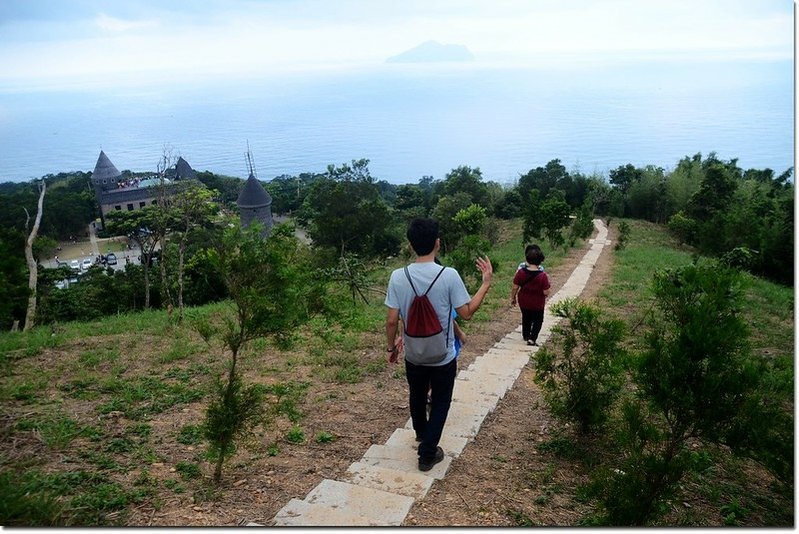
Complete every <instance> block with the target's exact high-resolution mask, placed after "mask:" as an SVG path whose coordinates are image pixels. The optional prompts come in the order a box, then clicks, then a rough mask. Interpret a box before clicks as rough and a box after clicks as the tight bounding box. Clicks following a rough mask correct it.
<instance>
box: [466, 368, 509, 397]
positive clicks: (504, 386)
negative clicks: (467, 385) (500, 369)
mask: <svg viewBox="0 0 799 534" xmlns="http://www.w3.org/2000/svg"><path fill="white" fill-rule="evenodd" d="M455 380H456V382H455V383H456V384H457V381H458V380H468V381H472V382H474V383H475V386H474V387H475V388H477V390H478V391H480V392H483V393H485V394H488V395H496V396H497V397H499V398H500V399H501V398H503V397H504V396H505V393H506V392H507V391H508V389H510V387H511V386H512V385H513V380H510V379H508V378H503V377H501V376H496V375H482V374H480V373H477V372H475V371H469V370H468V369H464V370H463V371H461V372H459V373H458V376H457V377H455Z"/></svg>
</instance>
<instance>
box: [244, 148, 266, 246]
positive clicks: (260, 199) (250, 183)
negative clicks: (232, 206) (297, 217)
mask: <svg viewBox="0 0 799 534" xmlns="http://www.w3.org/2000/svg"><path fill="white" fill-rule="evenodd" d="M247 162H248V163H249V168H250V176H249V178H247V181H246V182H245V183H244V187H243V188H242V190H241V193H239V198H238V199H237V200H236V204H237V205H238V207H239V218H240V220H241V226H242V228H246V227H248V226H250V224H252V222H253V221H260V223H261V224H263V225H264V229H263V231H262V232H261V235H263V236H264V237H267V236H268V235H269V232H270V230H271V229H272V225H273V222H272V197H271V196H270V195H269V193H267V191H266V189H264V186H262V185H261V182H259V181H258V179H257V178H256V177H255V171H254V169H253V166H252V158H251V156H250V153H249V151H248V152H247Z"/></svg>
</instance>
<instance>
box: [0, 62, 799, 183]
mask: <svg viewBox="0 0 799 534" xmlns="http://www.w3.org/2000/svg"><path fill="white" fill-rule="evenodd" d="M793 90H794V88H793V65H792V62H791V61H723V60H716V61H713V62H698V61H697V62H678V61H653V62H644V61H639V62H620V63H616V64H592V63H591V62H590V61H585V62H582V63H580V64H579V65H557V64H554V65H553V64H550V65H549V66H546V67H537V68H523V67H513V68H509V67H508V68H506V67H490V68H489V67H484V66H481V65H479V64H467V65H455V66H452V65H449V66H447V65H444V66H442V65H423V66H416V65H398V64H385V65H373V66H370V67H362V68H355V69H341V70H330V71H324V72H313V73H292V74H285V73H284V74H274V75H261V76H259V77H252V78H251V79H245V80H225V79H210V78H209V79H205V80H201V81H197V80H194V81H186V82H185V83H174V82H172V83H169V84H165V83H160V82H159V81H158V80H157V79H156V80H142V81H141V82H140V83H137V84H135V85H131V86H121V87H112V88H94V87H91V86H84V87H80V89H57V88H48V89H39V90H35V91H33V90H28V91H19V90H10V89H8V90H0V181H24V180H30V179H32V178H38V177H40V176H42V175H45V174H48V173H58V172H62V171H75V170H82V171H91V170H92V169H93V168H94V165H95V163H96V161H97V156H98V155H99V152H100V150H101V149H102V150H104V151H105V153H106V154H107V155H108V157H109V158H110V159H111V161H112V162H113V163H114V165H115V166H116V167H117V168H118V169H119V170H125V169H129V170H133V171H154V170H155V169H156V166H157V165H158V163H159V159H160V158H161V157H162V154H163V153H164V152H165V151H167V152H170V153H171V154H172V156H173V157H176V156H178V155H181V156H183V157H184V158H185V159H186V160H187V161H188V162H189V163H190V164H191V165H192V167H193V168H194V169H196V170H198V171H203V170H209V171H212V172H214V173H218V174H225V175H230V176H239V177H246V176H247V173H248V171H247V162H246V158H245V153H246V151H247V147H248V145H249V148H250V150H251V152H252V154H253V158H254V163H255V168H256V172H257V175H258V177H259V178H260V179H261V180H270V179H272V178H273V177H275V176H279V175H298V174H300V173H305V172H309V173H318V172H324V171H325V170H326V168H327V166H328V165H336V166H338V165H341V164H343V163H349V162H350V161H351V160H353V159H360V158H368V159H369V160H370V163H369V169H370V171H371V175H372V176H373V177H374V178H375V179H378V180H387V181H388V182H391V183H396V184H399V183H412V182H417V181H418V180H419V179H420V178H422V177H424V176H432V177H434V178H436V179H443V178H445V176H446V174H447V173H448V172H450V171H451V170H452V169H454V168H456V167H458V166H460V165H468V166H470V167H473V168H475V167H477V168H480V170H481V171H482V174H483V178H484V180H494V181H497V182H500V183H513V182H514V181H515V180H516V179H518V177H519V176H520V175H521V174H524V173H526V172H527V171H529V170H530V169H532V168H535V167H537V166H542V165H545V164H546V163H547V162H548V161H550V160H551V159H555V158H558V159H560V160H561V162H562V163H563V164H564V165H565V166H566V167H567V168H568V169H570V170H577V171H580V172H582V173H585V174H591V173H599V174H605V175H606V174H607V172H608V171H609V170H610V169H614V168H616V167H618V166H620V165H625V164H627V163H632V164H633V165H636V166H644V165H656V166H660V167H663V168H665V169H670V168H674V166H675V165H676V164H677V162H678V161H679V160H680V159H681V158H683V157H685V156H693V155H694V154H696V153H698V152H700V153H702V154H703V156H706V155H707V154H708V153H710V152H716V153H717V155H718V157H720V158H722V159H731V158H738V164H739V165H740V166H741V167H743V168H744V169H748V168H766V167H768V168H771V169H773V170H774V171H775V172H777V173H781V172H783V171H784V170H786V169H787V168H788V167H790V166H792V165H793V160H794V152H793V147H794V128H793V116H794V109H793Z"/></svg>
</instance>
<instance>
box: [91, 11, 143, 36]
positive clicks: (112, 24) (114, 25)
mask: <svg viewBox="0 0 799 534" xmlns="http://www.w3.org/2000/svg"><path fill="white" fill-rule="evenodd" d="M94 23H95V24H96V25H97V27H99V28H100V29H101V30H103V31H106V32H114V33H116V32H131V31H137V30H143V29H146V28H155V27H157V26H158V21H156V20H123V19H120V18H116V17H112V16H110V15H106V14H105V13H100V14H98V15H97V17H96V18H95V19H94Z"/></svg>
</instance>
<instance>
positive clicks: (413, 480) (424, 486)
mask: <svg viewBox="0 0 799 534" xmlns="http://www.w3.org/2000/svg"><path fill="white" fill-rule="evenodd" d="M343 481H344V482H349V483H350V484H355V485H358V486H363V487H366V488H374V489H377V490H381V491H387V492H390V493H396V494H399V495H407V496H408V497H412V498H414V499H421V498H422V497H424V496H425V495H427V492H428V491H430V488H431V487H432V486H433V482H434V481H435V479H434V478H432V477H428V476H425V475H424V474H422V472H421V471H419V470H416V472H415V473H411V472H408V471H400V470H398V469H391V468H387V467H380V466H377V465H369V464H365V463H362V462H355V463H354V464H352V465H350V466H349V467H348V468H347V473H346V474H345V475H344V480H343Z"/></svg>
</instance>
